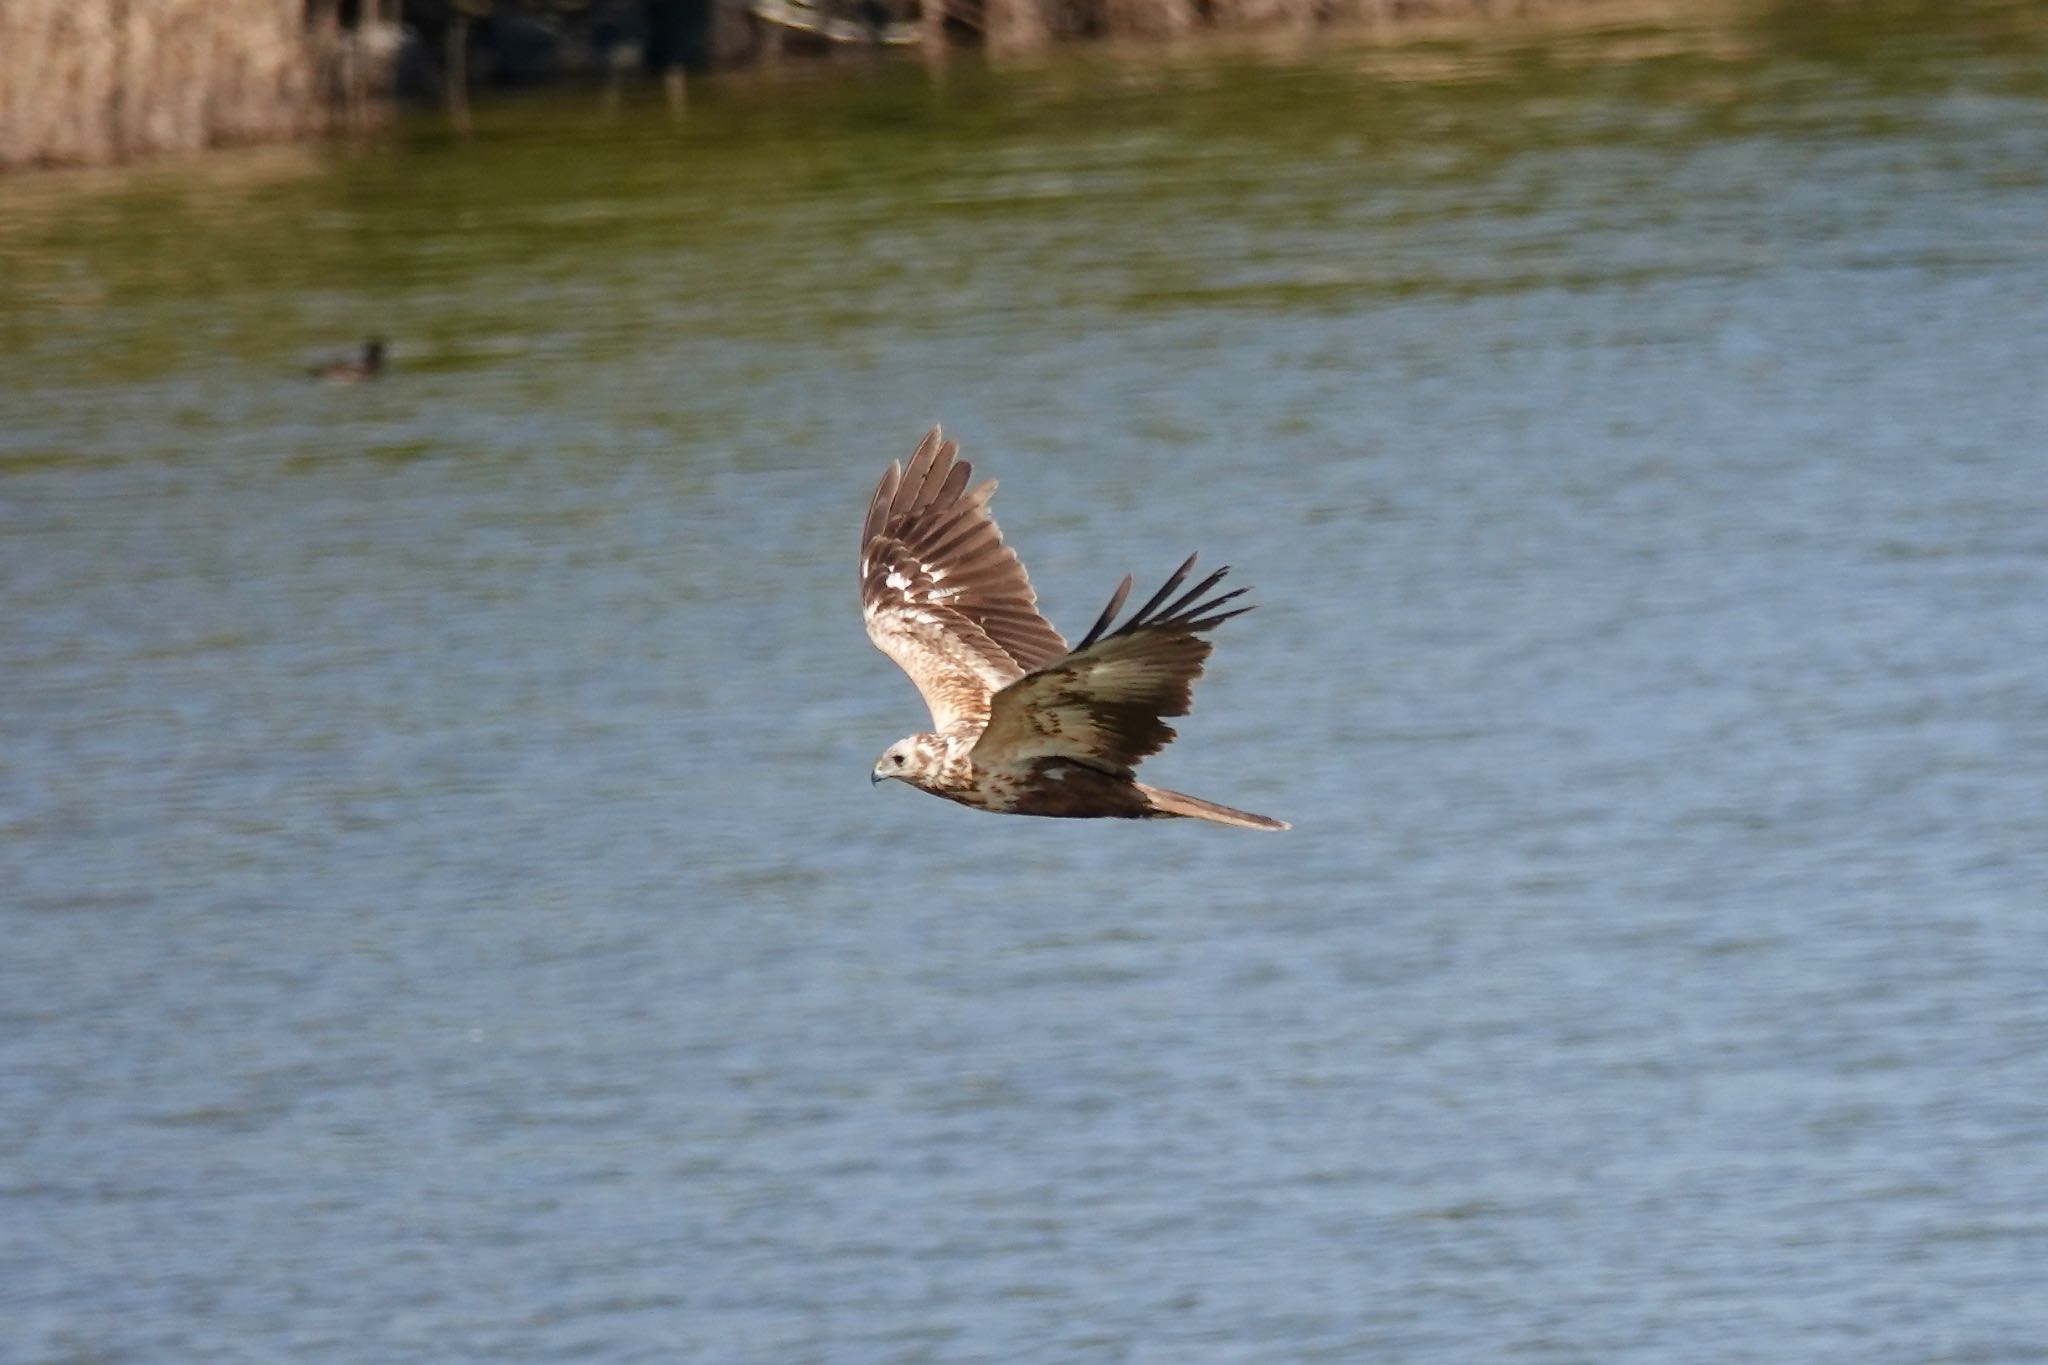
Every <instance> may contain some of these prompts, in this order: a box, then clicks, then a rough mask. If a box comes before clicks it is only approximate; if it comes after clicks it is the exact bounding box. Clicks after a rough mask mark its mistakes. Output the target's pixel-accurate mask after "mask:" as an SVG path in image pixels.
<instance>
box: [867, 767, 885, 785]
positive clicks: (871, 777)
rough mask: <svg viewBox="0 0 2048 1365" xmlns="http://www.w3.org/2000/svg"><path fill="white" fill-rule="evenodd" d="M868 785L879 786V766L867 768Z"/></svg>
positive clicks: (880, 783)
mask: <svg viewBox="0 0 2048 1365" xmlns="http://www.w3.org/2000/svg"><path fill="white" fill-rule="evenodd" d="M868 785H869V786H870V787H879V786H881V785H882V770H881V769H880V768H870V769H868Z"/></svg>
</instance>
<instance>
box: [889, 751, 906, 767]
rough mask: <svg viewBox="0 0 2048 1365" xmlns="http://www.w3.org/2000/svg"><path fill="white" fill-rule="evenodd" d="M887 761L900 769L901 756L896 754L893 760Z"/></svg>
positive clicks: (901, 763) (901, 764)
mask: <svg viewBox="0 0 2048 1365" xmlns="http://www.w3.org/2000/svg"><path fill="white" fill-rule="evenodd" d="M889 761H890V762H891V763H894V764H895V765H896V766H897V767H899V768H900V767H902V766H903V755H902V754H897V755H896V756H895V757H894V758H892V759H890V760H889Z"/></svg>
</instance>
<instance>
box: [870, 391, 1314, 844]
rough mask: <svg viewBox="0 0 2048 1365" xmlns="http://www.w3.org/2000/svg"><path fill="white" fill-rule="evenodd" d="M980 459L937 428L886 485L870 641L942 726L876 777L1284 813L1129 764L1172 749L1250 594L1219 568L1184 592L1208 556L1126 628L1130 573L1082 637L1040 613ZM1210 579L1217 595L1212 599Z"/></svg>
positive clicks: (1003, 795)
mask: <svg viewBox="0 0 2048 1365" xmlns="http://www.w3.org/2000/svg"><path fill="white" fill-rule="evenodd" d="M971 476H972V468H971V466H969V465H968V463H967V462H966V461H965V460H962V459H960V458H959V447H958V446H956V445H955V444H954V443H953V442H951V441H946V440H942V439H941V437H940V435H939V429H938V428H937V427H934V428H932V430H931V433H930V434H929V435H927V436H926V437H925V438H924V441H923V442H922V443H921V444H920V445H919V446H918V447H917V453H916V454H914V455H912V456H911V458H910V466H909V468H907V469H905V468H902V467H900V466H898V465H896V464H895V463H893V462H892V463H891V464H890V466H889V472H888V473H886V474H884V475H883V476H882V481H881V483H880V484H879V485H877V486H876V488H875V496H874V499H873V501H871V502H870V503H869V504H868V515H867V522H866V524H865V525H864V526H862V528H861V533H860V592H861V606H862V608H863V611H864V613H865V615H866V617H867V627H868V637H869V638H870V639H872V640H873V641H874V642H875V644H876V646H877V647H878V648H880V649H881V651H882V652H883V653H884V654H886V655H888V656H889V657H890V658H892V659H894V660H895V661H896V663H897V664H898V666H900V667H901V668H902V669H903V671H904V672H905V673H908V674H909V675H910V680H911V681H912V682H913V683H915V684H917V690H918V692H919V693H921V694H922V695H923V697H924V700H925V704H926V705H927V706H929V707H930V708H931V712H932V727H933V728H932V730H931V732H929V733H926V734H917V735H911V736H909V737H908V738H906V739H900V740H898V741H896V743H894V744H892V745H890V746H889V748H888V749H887V750H886V751H885V752H884V753H883V754H882V757H881V758H880V759H879V760H877V761H876V763H875V767H874V772H873V774H872V775H871V779H870V780H871V781H873V782H881V781H882V780H883V779H885V778H895V779H897V780H898V781H902V782H908V783H909V784H910V785H911V786H913V787H916V788H918V789H920V790H922V791H927V792H930V793H931V794H932V795H934V796H943V797H945V798H946V799H947V800H949V801H957V802H959V803H960V804H961V805H963V806H973V807H976V808H977V809H980V810H988V811H999V812H1002V813H1004V814H1009V815H1056V816H1068V817H1079V818H1089V817H1103V816H1114V817H1119V818H1122V819H1135V820H1146V819H1165V818H1172V817H1186V818H1190V819H1195V820H1210V821H1213V822H1215V823H1216V824H1219V825H1237V826H1239V827H1241V828H1244V829H1286V828H1287V825H1286V823H1285V822H1284V821H1280V820H1274V819H1270V818H1268V817H1266V816H1263V815H1253V814H1251V813H1250V812H1249V811H1241V810H1233V809H1232V808H1231V807H1229V806H1223V805H1218V804H1216V803H1215V802H1213V801H1204V800H1201V799H1200V798H1198V797H1193V796H1184V795H1182V794H1181V793H1179V792H1171V791H1166V790H1164V789H1163V788H1159V787H1149V786H1146V785H1145V784H1144V783H1143V782H1140V781H1138V780H1137V779H1136V778H1135V777H1134V776H1133V775H1132V770H1133V769H1134V768H1136V767H1137V765H1138V762H1139V760H1141V759H1143V758H1145V757H1146V756H1147V755H1149V754H1155V753H1157V752H1159V750H1161V749H1163V748H1165V747H1166V744H1167V742H1168V741H1169V740H1171V739H1172V738H1173V733H1174V732H1173V727H1172V726H1170V725H1168V724H1166V722H1165V721H1164V720H1162V719H1161V717H1163V716H1184V715H1186V714H1187V713H1188V707H1189V704H1190V687H1191V685H1192V684H1193V683H1194V680H1195V679H1196V678H1198V677H1200V676H1201V673H1202V661H1203V660H1204V659H1206V658H1208V657H1209V649H1210V644H1209V641H1207V640H1205V639H1203V638H1202V635H1203V632H1205V631H1208V630H1210V629H1212V628H1213V627H1215V626H1217V625H1219V624H1221V623H1222V622H1224V621H1226V620H1228V619H1230V618H1231V617H1233V616H1237V615H1240V614H1242V613H1244V612H1247V611H1250V610H1251V608H1250V607H1235V608H1232V609H1230V610H1227V611H1225V610H1220V608H1222V607H1223V606H1224V604H1225V603H1227V602H1230V601H1231V600H1232V599H1234V598H1236V597H1238V596H1239V595H1241V594H1242V593H1243V592H1244V589H1242V588H1239V589H1237V590H1236V591H1234V592H1226V593H1213V590H1214V589H1215V587H1216V584H1217V583H1218V581H1220V580H1221V579H1222V577H1223V575H1224V574H1225V573H1227V572H1229V570H1228V569H1227V568H1225V569H1218V570H1217V571H1216V572H1215V573H1212V574H1210V575H1209V576H1208V577H1207V578H1204V579H1203V580H1202V581H1201V582H1199V583H1197V584H1195V586H1194V587H1192V588H1189V589H1188V590H1187V591H1185V592H1180V593H1179V595H1178V596H1175V593H1176V592H1178V591H1179V589H1180V586H1181V584H1182V583H1183V582H1184V581H1185V580H1186V579H1187V576H1188V573H1189V571H1190V570H1192V569H1193V568H1194V566H1195V560H1194V556H1192V555H1190V556H1189V557H1188V561H1187V562H1186V563H1185V564H1183V565H1181V566H1180V567H1179V568H1178V569H1176V570H1174V572H1173V576H1172V577H1171V578H1169V579H1167V580H1166V586H1165V587H1163V588H1161V589H1160V590H1159V591H1158V592H1157V593H1155V594H1153V596H1152V600H1151V601H1149V602H1147V603H1146V604H1145V605H1144V606H1142V607H1140V608H1138V610H1137V611H1136V612H1134V613H1133V614H1132V615H1131V616H1130V617H1129V618H1128V619H1126V620H1125V621H1124V623H1123V624H1122V625H1120V626H1116V628H1115V629H1111V626H1112V625H1113V624H1114V622H1115V620H1116V616H1117V613H1118V612H1119V611H1121V610H1122V609H1123V605H1124V599H1125V598H1126V597H1128V596H1129V595H1130V591H1131V579H1130V576H1129V575H1128V574H1127V575H1125V577H1124V581H1123V586H1121V587H1119V588H1118V589H1117V590H1116V595H1115V596H1114V597H1112V598H1110V601H1109V606H1108V608H1107V609H1106V610H1105V611H1104V612H1103V613H1102V615H1101V617H1100V618H1099V619H1098V620H1097V621H1096V622H1095V625H1094V628H1093V629H1091V630H1090V631H1089V632H1088V634H1087V636H1086V637H1085V638H1084V639H1083V640H1082V641H1081V643H1080V644H1079V645H1077V646H1075V647H1074V648H1073V649H1071V650H1070V649H1068V648H1067V642H1066V641H1065V640H1063V639H1061V638H1060V633H1059V632H1058V631H1056V630H1054V629H1053V628H1052V626H1051V625H1050V624H1049V623H1048V622H1047V621H1046V619H1045V618H1044V617H1043V616H1041V615H1039V614H1038V606H1037V603H1038V595H1037V594H1036V593H1034V592H1033V591H1032V590H1031V580H1030V579H1029V578H1028V577H1027V576H1026V575H1025V572H1024V565H1023V564H1022V563H1021V562H1020V561H1019V560H1018V558H1017V555H1016V552H1015V551H1014V550H1011V549H1009V548H1008V547H1007V546H1005V545H1004V544H1003V535H1002V532H1001V531H1000V530H998V529H997V527H996V523H995V518H994V517H992V516H991V515H989V510H988V504H989V499H990V498H991V497H992V496H993V495H994V494H995V491H996V485H995V481H994V480H993V479H991V480H989V481H988V482H986V483H983V484H981V485H979V486H978V487H976V488H973V489H971V490H970V489H969V488H968V486H967V484H968V480H969V478H970V477H971ZM1212 593H1213V595H1212Z"/></svg>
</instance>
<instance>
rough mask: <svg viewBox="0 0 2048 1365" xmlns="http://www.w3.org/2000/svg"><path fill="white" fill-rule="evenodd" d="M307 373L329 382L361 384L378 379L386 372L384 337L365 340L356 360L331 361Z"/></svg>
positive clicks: (316, 366)
mask: <svg viewBox="0 0 2048 1365" xmlns="http://www.w3.org/2000/svg"><path fill="white" fill-rule="evenodd" d="M306 373H307V374H309V375H311V376H312V377H313V378H315V379H318V380H321V381H322V382H324V383H328V384H360V383H363V382H364V381H365V380H370V379H376V378H378V377H379V376H380V375H382V374H383V373H384V338H383V337H371V338H370V339H369V340H368V341H366V342H364V343H363V353H362V354H361V355H359V356H357V357H356V358H355V359H354V360H334V361H329V362H328V363H327V364H325V365H315V366H314V367H313V368H312V369H310V370H308V371H306Z"/></svg>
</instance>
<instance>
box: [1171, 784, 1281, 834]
mask: <svg viewBox="0 0 2048 1365" xmlns="http://www.w3.org/2000/svg"><path fill="white" fill-rule="evenodd" d="M1133 785H1134V786H1136V787H1137V789H1138V790H1139V791H1141V792H1143V793H1144V794H1145V800H1146V801H1147V802H1148V803H1150V805H1151V807H1152V809H1153V811H1154V812H1156V813H1157V814H1160V815H1184V816H1186V817H1187V818H1188V819H1190V820H1207V821H1209V822H1211V823H1212V824H1218V825H1236V826H1237V827H1238V828H1239V829H1287V828H1288V827H1289V826H1288V824H1287V822H1286V821H1285V820H1275V819H1272V818H1271V817H1270V816H1265V815H1253V814H1252V813H1251V812H1250V811H1248V810H1237V809H1235V808H1233V807H1230V806H1220V805H1218V804H1216V803H1215V802H1214V801H1204V800H1203V799H1202V798H1201V797H1199V796H1185V795H1183V794H1181V793H1180V792H1170V791H1168V790H1166V788H1164V787H1148V786H1146V785H1145V784H1144V783H1143V782H1138V783H1134V784H1133Z"/></svg>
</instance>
